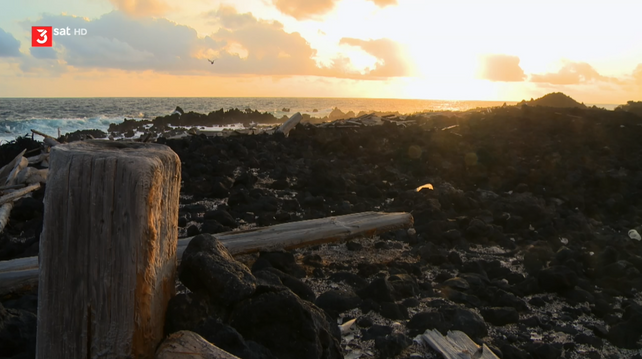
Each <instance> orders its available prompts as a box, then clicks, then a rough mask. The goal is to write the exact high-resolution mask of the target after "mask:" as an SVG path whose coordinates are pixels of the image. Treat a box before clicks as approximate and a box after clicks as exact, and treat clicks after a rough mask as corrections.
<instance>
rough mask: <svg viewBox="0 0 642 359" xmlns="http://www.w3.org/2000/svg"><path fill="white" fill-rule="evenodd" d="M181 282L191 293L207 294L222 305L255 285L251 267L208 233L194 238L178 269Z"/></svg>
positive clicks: (241, 296)
mask: <svg viewBox="0 0 642 359" xmlns="http://www.w3.org/2000/svg"><path fill="white" fill-rule="evenodd" d="M179 278H180V280H181V282H182V283H183V284H184V285H185V286H186V287H188V288H189V289H190V290H191V291H192V292H194V293H206V294H208V295H209V297H210V299H211V300H212V301H214V302H215V303H217V304H220V305H222V306H229V305H233V304H236V303H238V302H239V301H241V300H243V299H245V298H247V297H249V296H250V295H252V293H254V290H255V288H256V278H254V276H253V275H252V273H250V270H249V269H248V268H247V267H246V266H245V265H243V264H242V263H240V262H237V261H236V260H234V258H233V257H232V255H230V253H229V252H228V251H227V248H225V246H224V245H223V244H222V243H221V242H220V241H219V240H218V239H216V238H214V237H213V236H211V235H209V234H203V235H199V236H196V237H194V238H193V239H192V240H191V241H190V243H189V245H188V246H187V249H185V252H184V253H183V259H182V261H181V265H180V268H179Z"/></svg>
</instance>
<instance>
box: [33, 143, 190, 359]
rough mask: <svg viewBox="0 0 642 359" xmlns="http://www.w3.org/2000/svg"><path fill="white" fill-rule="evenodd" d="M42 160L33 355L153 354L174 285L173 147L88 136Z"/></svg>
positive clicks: (176, 163)
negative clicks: (46, 170) (46, 162)
mask: <svg viewBox="0 0 642 359" xmlns="http://www.w3.org/2000/svg"><path fill="white" fill-rule="evenodd" d="M50 159H51V167H50V174H49V178H48V181H47V189H46V192H45V201H44V202H45V210H44V218H43V229H42V234H41V236H40V252H39V256H40V274H39V282H38V326H37V338H36V358H39V359H45V358H50V359H63V358H98V357H100V358H107V359H110V358H141V359H148V358H153V356H154V353H155V350H156V347H157V346H158V344H160V342H161V340H162V338H163V326H164V323H165V312H166V309H167V302H168V301H169V299H170V298H171V297H172V296H173V295H174V288H175V285H174V284H175V273H176V265H177V261H176V242H177V237H178V207H179V190H180V177H181V169H180V160H179V158H178V156H177V155H176V154H175V153H174V152H173V151H172V150H171V149H170V148H169V147H167V146H164V145H159V144H149V143H133V142H132V143H124V142H111V141H97V140H89V141H79V142H74V143H71V144H67V145H59V146H56V147H54V148H52V151H51V157H50Z"/></svg>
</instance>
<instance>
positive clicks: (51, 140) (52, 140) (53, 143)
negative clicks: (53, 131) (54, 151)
mask: <svg viewBox="0 0 642 359" xmlns="http://www.w3.org/2000/svg"><path fill="white" fill-rule="evenodd" d="M31 132H32V133H35V134H36V135H40V136H42V137H44V138H45V139H44V140H43V141H42V142H44V144H45V145H47V146H49V147H54V146H57V145H59V144H60V142H58V140H56V139H55V138H53V137H52V136H49V135H48V134H46V133H42V132H40V131H37V130H33V129H32V130H31Z"/></svg>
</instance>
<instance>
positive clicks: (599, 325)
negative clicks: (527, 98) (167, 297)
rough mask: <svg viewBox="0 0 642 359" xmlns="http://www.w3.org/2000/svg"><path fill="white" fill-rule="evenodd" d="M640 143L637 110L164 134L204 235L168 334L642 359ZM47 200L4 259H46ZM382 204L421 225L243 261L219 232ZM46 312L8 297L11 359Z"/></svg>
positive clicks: (426, 353) (399, 351) (356, 347)
mask: <svg viewBox="0 0 642 359" xmlns="http://www.w3.org/2000/svg"><path fill="white" fill-rule="evenodd" d="M640 138H642V118H640V117H638V116H636V115H634V114H631V113H628V112H624V111H606V110H600V109H581V108H545V107H539V106H537V107H535V106H527V105H520V106H515V107H508V106H507V107H502V108H494V109H487V110H480V111H470V112H466V113H453V114H452V115H439V116H431V117H423V118H419V117H418V118H415V119H413V121H408V122H407V123H395V122H392V121H384V122H383V124H382V125H379V126H358V127H341V128H340V127H319V126H314V125H311V124H300V125H298V126H297V127H296V128H295V129H293V130H292V131H291V132H290V133H289V136H287V137H286V136H283V135H282V134H273V135H267V134H261V135H240V136H234V137H207V136H205V135H197V136H191V137H186V138H182V139H165V138H159V139H158V140H157V142H159V143H164V144H166V145H168V146H170V147H171V148H172V149H173V150H174V151H175V152H176V153H177V154H178V155H179V157H180V159H181V161H182V164H183V168H182V171H183V172H182V179H183V186H182V191H181V210H180V213H179V226H180V229H179V236H180V237H186V236H194V235H199V234H204V235H203V236H200V237H197V238H200V239H199V241H198V242H195V243H193V244H190V247H191V248H190V247H188V250H187V251H186V253H185V254H184V257H183V262H182V264H181V269H180V279H181V280H182V283H180V285H179V289H180V291H179V295H178V296H177V297H175V298H174V299H173V300H172V302H171V303H170V309H169V310H168V319H167V324H166V330H167V332H168V334H169V333H170V332H173V331H176V330H181V329H189V330H192V331H195V332H197V333H199V334H201V335H202V336H203V337H204V338H205V339H207V340H209V341H210V342H212V343H214V344H216V345H218V346H219V347H221V348H222V349H224V350H227V351H229V352H230V353H232V354H235V355H237V356H239V357H242V358H300V357H306V358H338V357H341V356H345V357H348V358H370V357H377V358H437V357H439V356H438V354H436V353H435V352H434V351H433V350H432V349H428V348H425V347H423V346H421V345H419V344H417V343H415V342H413V340H412V339H413V338H414V336H416V335H417V334H421V333H423V332H424V331H425V330H426V329H438V330H439V331H442V332H443V333H444V334H445V332H446V331H447V330H462V331H464V332H465V333H467V334H468V335H469V336H470V337H471V338H472V339H473V340H475V341H477V342H478V343H482V342H483V343H485V344H487V345H488V347H490V348H491V349H492V350H493V351H494V352H495V353H496V354H497V355H498V356H499V357H501V358H560V357H563V358H579V357H588V358H624V357H635V358H640V357H642V355H641V354H640V347H641V342H640V339H641V336H642V296H641V295H640V290H641V289H642V275H640V271H642V242H641V241H639V240H637V239H635V238H634V237H630V236H629V234H628V233H629V231H630V230H632V229H634V230H637V231H638V232H642V231H641V228H640V226H641V225H642V207H641V205H642V147H641V146H640V142H639V139H640ZM23 141H27V142H28V140H23ZM25 144H26V142H25V143H21V144H15V146H16V147H18V146H23V147H21V148H20V150H22V149H23V148H24V146H25ZM29 145H31V146H33V145H32V144H29ZM7 146H10V145H5V146H3V147H2V150H3V153H2V156H3V158H4V156H5V152H6V157H7V158H12V156H11V154H10V153H9V152H10V151H9V150H10V149H11V148H10V147H7ZM18 152H19V151H18ZM13 156H15V154H14V155H13ZM425 184H431V185H432V187H433V189H430V188H424V189H421V190H419V191H417V188H419V187H420V186H422V185H425ZM41 191H42V190H41ZM41 201H42V192H37V193H35V194H34V196H33V197H32V198H24V199H21V200H20V201H18V202H16V204H15V206H14V211H16V212H15V213H13V212H12V217H11V219H10V223H9V225H8V226H7V229H6V230H5V232H3V233H2V234H1V235H0V255H1V257H0V259H3V260H5V259H10V258H16V257H23V256H29V255H35V254H36V253H37V240H38V233H39V230H38V220H40V225H41V215H42V202H41ZM372 210H375V211H383V212H402V211H403V212H410V213H411V214H412V215H413V217H414V220H415V223H414V228H413V229H411V230H408V231H406V230H401V231H396V232H389V233H386V234H383V235H381V236H376V237H370V238H362V239H357V240H352V241H349V242H347V243H338V244H329V245H321V246H316V247H311V248H303V249H298V250H295V251H291V252H271V253H261V254H260V255H255V256H251V255H248V256H245V257H240V258H236V259H232V258H231V256H229V254H228V255H226V254H225V251H224V250H222V249H221V248H220V246H218V245H216V241H215V240H214V239H211V238H209V237H210V236H209V235H208V234H214V235H215V234H216V233H220V232H225V231H229V230H233V229H235V228H249V227H253V226H266V225H273V224H277V223H284V222H289V221H296V220H302V219H313V218H321V217H327V216H333V215H341V214H349V213H356V212H362V211H372ZM34 252H35V253H34ZM208 258H209V259H208ZM212 258H219V260H217V261H216V262H222V263H225V264H226V265H228V266H227V267H226V268H224V269H216V268H214V269H212V268H213V267H212V265H211V259H212ZM221 258H222V259H221ZM190 263H191V264H190ZM207 263H210V264H207ZM190 268H191V269H190ZM210 269H211V270H212V273H228V274H234V275H233V276H230V277H226V278H231V279H230V280H231V282H226V283H227V285H226V286H223V287H222V289H220V288H219V290H220V291H221V293H226V295H221V294H220V293H219V294H215V293H214V292H215V291H213V290H212V289H211V288H209V289H208V284H207V281H205V280H196V278H201V277H203V276H204V275H205V274H203V273H205V272H206V271H207V270H210ZM196 272H198V273H196ZM208 275H209V274H208ZM211 275H214V274H211ZM205 277H207V276H206V275H205ZM243 288H245V289H243ZM242 289H243V290H242ZM232 294H234V295H236V297H235V298H236V299H235V300H233V301H231V302H230V299H229V298H231V297H228V296H227V295H232ZM36 301H37V297H36V296H35V295H34V293H18V294H15V295H10V296H5V297H4V298H0V302H1V303H2V307H0V348H2V349H0V357H8V358H12V357H13V358H22V357H25V358H27V357H33V352H32V350H33V348H34V347H35V346H33V344H34V343H33V340H34V339H35V319H36V317H35V314H36V313H35V308H36V307H35V303H36ZM283 308H288V309H292V308H297V309H296V310H294V309H292V310H289V311H285V312H284V311H283V310H284V309H283ZM252 313H254V314H252ZM293 313H295V314H293ZM259 314H261V315H259ZM352 319H355V320H354V321H352ZM339 324H341V326H339ZM16 328H19V330H16ZM301 328H305V329H304V330H303V329H301ZM11 345H13V346H11ZM301 353H305V355H303V356H302V354H301Z"/></svg>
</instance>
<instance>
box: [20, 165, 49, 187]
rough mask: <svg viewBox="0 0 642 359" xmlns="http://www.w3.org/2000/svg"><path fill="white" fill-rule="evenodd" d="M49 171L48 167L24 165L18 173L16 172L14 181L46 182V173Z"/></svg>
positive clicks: (27, 182) (28, 182)
mask: <svg viewBox="0 0 642 359" xmlns="http://www.w3.org/2000/svg"><path fill="white" fill-rule="evenodd" d="M48 173H49V170H48V169H46V168H45V169H41V170H38V169H35V168H33V167H26V168H23V169H22V171H20V173H18V176H17V177H16V182H17V183H26V184H34V183H43V184H44V183H46V182H47V174H48Z"/></svg>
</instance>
